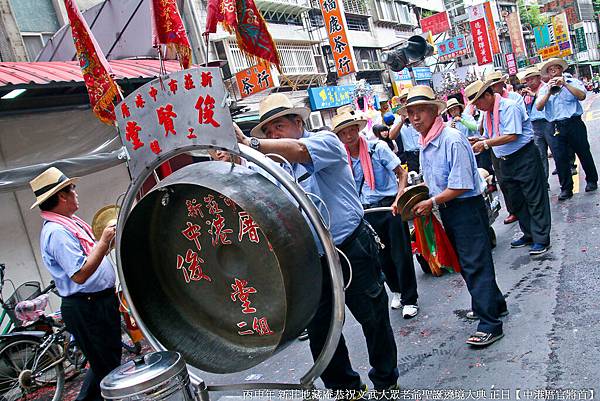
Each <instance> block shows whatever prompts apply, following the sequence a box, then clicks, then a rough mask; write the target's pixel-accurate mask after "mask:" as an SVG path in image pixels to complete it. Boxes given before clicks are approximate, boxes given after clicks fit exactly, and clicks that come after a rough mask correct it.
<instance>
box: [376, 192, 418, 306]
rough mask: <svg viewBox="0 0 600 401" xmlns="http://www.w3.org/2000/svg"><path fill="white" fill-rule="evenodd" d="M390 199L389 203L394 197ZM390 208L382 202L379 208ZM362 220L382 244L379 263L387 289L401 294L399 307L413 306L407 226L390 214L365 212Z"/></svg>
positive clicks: (414, 279)
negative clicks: (369, 226) (383, 246)
mask: <svg viewBox="0 0 600 401" xmlns="http://www.w3.org/2000/svg"><path fill="white" fill-rule="evenodd" d="M391 198H392V199H391V201H392V202H393V201H394V197H391ZM390 205H391V202H385V203H384V204H382V205H380V206H390ZM368 206H370V205H368ZM372 207H377V206H376V205H374V206H372ZM367 208H368V207H367ZM365 219H366V220H367V221H368V222H369V224H371V226H372V227H373V228H374V229H375V231H376V232H377V234H378V235H379V238H380V239H381V242H382V243H383V244H384V245H385V248H383V249H381V250H380V251H379V261H380V264H381V267H382V269H383V274H384V275H385V281H386V283H387V285H388V287H390V290H391V291H392V292H397V293H400V294H401V302H402V305H416V304H417V298H418V295H417V277H416V275H415V264H414V261H413V255H412V247H411V245H410V231H409V229H408V224H407V223H405V222H403V221H402V217H400V215H397V216H394V215H392V213H391V212H378V213H367V214H365Z"/></svg>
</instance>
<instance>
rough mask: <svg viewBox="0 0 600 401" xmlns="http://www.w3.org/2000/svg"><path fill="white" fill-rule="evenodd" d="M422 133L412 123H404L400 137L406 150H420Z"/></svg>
mask: <svg viewBox="0 0 600 401" xmlns="http://www.w3.org/2000/svg"><path fill="white" fill-rule="evenodd" d="M420 136H421V134H419V131H417V130H416V129H415V127H413V126H412V124H408V125H407V124H402V128H400V137H401V138H402V146H404V151H405V152H414V151H415V150H419V138H420Z"/></svg>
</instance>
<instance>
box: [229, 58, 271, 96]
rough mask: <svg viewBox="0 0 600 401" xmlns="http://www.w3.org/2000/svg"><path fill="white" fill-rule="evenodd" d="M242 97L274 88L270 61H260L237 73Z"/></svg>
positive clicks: (236, 77)
mask: <svg viewBox="0 0 600 401" xmlns="http://www.w3.org/2000/svg"><path fill="white" fill-rule="evenodd" d="M235 80H236V81H237V85H238V88H239V90H240V95H242V98H245V97H248V96H250V95H254V94H255V93H258V92H261V91H264V90H265V89H268V88H272V87H273V86H274V84H273V75H272V74H271V69H270V68H269V64H268V63H260V64H257V65H255V66H252V67H250V68H247V69H245V70H242V71H240V72H238V73H236V74H235Z"/></svg>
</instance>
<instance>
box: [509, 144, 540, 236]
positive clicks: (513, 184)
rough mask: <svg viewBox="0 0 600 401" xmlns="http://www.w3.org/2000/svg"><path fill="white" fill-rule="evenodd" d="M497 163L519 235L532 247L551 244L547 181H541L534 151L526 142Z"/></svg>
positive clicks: (536, 151)
mask: <svg viewBox="0 0 600 401" xmlns="http://www.w3.org/2000/svg"><path fill="white" fill-rule="evenodd" d="M499 162H500V170H501V171H502V176H503V182H504V191H505V193H506V195H507V196H508V197H509V198H510V203H511V205H512V207H513V210H514V213H515V214H516V215H517V217H518V218H519V226H520V227H521V231H523V234H524V235H525V237H527V238H531V239H532V240H533V242H535V243H538V244H543V245H548V244H550V225H551V223H550V217H551V216H550V200H549V199H548V188H547V183H548V180H547V179H544V171H543V169H542V162H541V161H540V153H539V152H538V150H537V148H536V147H535V145H534V144H533V142H529V143H528V144H527V145H525V146H523V147H522V148H521V149H519V150H517V151H516V152H514V153H513V154H511V155H509V156H507V157H506V160H503V159H500V160H499Z"/></svg>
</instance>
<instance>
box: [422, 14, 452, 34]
mask: <svg viewBox="0 0 600 401" xmlns="http://www.w3.org/2000/svg"><path fill="white" fill-rule="evenodd" d="M421 29H422V30H423V32H428V31H429V32H431V34H432V35H437V34H440V33H442V32H446V31H449V30H450V20H449V19H448V13H447V12H446V11H443V12H441V13H437V14H433V15H432V16H430V17H427V18H423V19H422V20H421Z"/></svg>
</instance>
